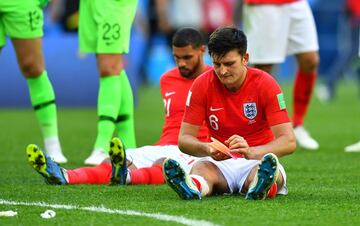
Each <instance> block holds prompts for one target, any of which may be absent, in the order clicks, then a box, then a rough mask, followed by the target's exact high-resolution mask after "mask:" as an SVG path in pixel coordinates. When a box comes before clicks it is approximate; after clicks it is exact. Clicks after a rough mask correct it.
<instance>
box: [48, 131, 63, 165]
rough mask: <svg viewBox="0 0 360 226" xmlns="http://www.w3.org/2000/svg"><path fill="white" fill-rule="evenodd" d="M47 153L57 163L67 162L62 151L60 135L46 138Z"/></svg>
mask: <svg viewBox="0 0 360 226" xmlns="http://www.w3.org/2000/svg"><path fill="white" fill-rule="evenodd" d="M44 143H45V151H46V153H47V154H48V155H49V156H50V157H51V158H52V159H53V160H54V161H55V162H57V163H67V161H68V160H67V159H66V157H65V156H64V155H63V153H62V151H61V146H60V141H59V138H58V137H50V138H46V139H45V140H44Z"/></svg>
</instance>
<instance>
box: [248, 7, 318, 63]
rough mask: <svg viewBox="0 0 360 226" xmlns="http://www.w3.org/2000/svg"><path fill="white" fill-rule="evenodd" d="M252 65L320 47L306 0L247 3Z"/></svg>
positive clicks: (279, 61)
mask: <svg viewBox="0 0 360 226" xmlns="http://www.w3.org/2000/svg"><path fill="white" fill-rule="evenodd" d="M243 12H244V14H243V22H244V23H243V24H244V32H245V34H246V36H247V40H248V53H249V55H250V59H249V63H250V64H277V63H282V62H284V61H285V58H286V56H287V55H293V54H298V53H305V52H312V51H317V50H318V49H319V44H318V38H317V33H316V27H315V21H314V17H313V14H312V12H311V9H310V6H309V4H308V2H307V1H306V0H301V1H297V2H294V3H287V4H283V5H246V4H245V5H244V10H243Z"/></svg>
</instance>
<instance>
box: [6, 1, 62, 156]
mask: <svg viewBox="0 0 360 226" xmlns="http://www.w3.org/2000/svg"><path fill="white" fill-rule="evenodd" d="M13 4H14V5H12V7H13V8H11V10H9V11H6V13H4V14H3V15H2V21H1V22H2V25H3V27H4V28H5V31H6V34H7V35H9V36H10V37H11V39H12V42H13V45H14V48H15V51H16V56H17V60H18V64H19V67H20V69H21V71H22V73H23V75H24V77H25V78H26V80H27V84H28V88H29V93H30V97H31V103H32V106H33V107H34V110H35V113H36V117H37V119H38V121H39V123H40V126H41V130H42V133H43V137H44V141H45V150H46V152H47V154H48V155H50V156H51V157H53V158H54V160H55V161H57V162H59V163H64V162H67V159H66V158H65V157H64V156H63V154H62V152H61V147H60V142H59V138H58V127H57V114H56V105H55V95H54V90H53V87H52V85H51V82H50V81H49V78H48V76H47V72H46V71H45V69H44V59H43V54H42V43H41V37H42V35H43V31H42V27H43V12H42V9H41V8H39V5H38V3H37V2H36V1H24V2H21V3H20V4H21V5H17V4H16V2H14V3H13Z"/></svg>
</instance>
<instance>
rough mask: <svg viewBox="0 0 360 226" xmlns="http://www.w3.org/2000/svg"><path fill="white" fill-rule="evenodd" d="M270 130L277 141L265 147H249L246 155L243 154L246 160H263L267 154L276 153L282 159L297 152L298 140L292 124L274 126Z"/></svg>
mask: <svg viewBox="0 0 360 226" xmlns="http://www.w3.org/2000/svg"><path fill="white" fill-rule="evenodd" d="M270 128H271V130H272V132H273V134H274V136H275V139H274V140H273V141H271V142H269V143H267V144H265V145H260V146H254V147H249V148H248V150H247V151H246V153H243V154H244V155H245V157H246V158H248V159H261V158H262V157H263V156H264V155H265V154H267V153H274V154H275V155H276V156H278V157H281V156H284V155H289V154H291V153H293V152H294V151H295V148H296V140H295V135H294V132H293V128H292V124H291V123H290V122H287V123H282V124H278V125H274V126H271V127H270Z"/></svg>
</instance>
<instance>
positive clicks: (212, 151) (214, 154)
mask: <svg viewBox="0 0 360 226" xmlns="http://www.w3.org/2000/svg"><path fill="white" fill-rule="evenodd" d="M208 146H209V155H210V157H211V158H213V159H214V160H216V161H222V160H226V159H229V158H230V156H228V155H226V154H224V153H223V152H221V151H219V150H217V148H219V147H217V145H216V143H215V142H210V143H208Z"/></svg>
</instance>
